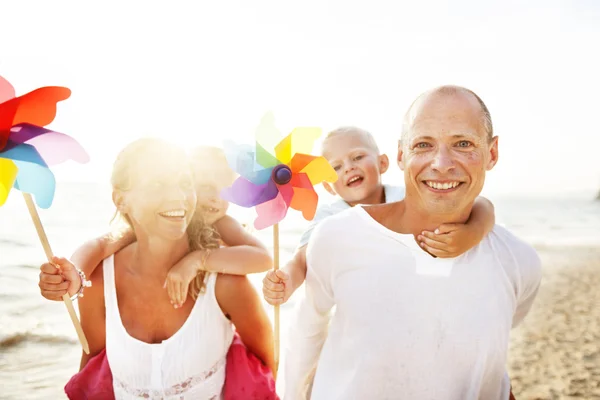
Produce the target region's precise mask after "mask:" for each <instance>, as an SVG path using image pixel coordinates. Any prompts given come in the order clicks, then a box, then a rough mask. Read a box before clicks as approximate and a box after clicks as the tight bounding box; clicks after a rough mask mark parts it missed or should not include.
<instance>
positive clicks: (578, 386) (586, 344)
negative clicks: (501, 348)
mask: <svg viewBox="0 0 600 400" xmlns="http://www.w3.org/2000/svg"><path fill="white" fill-rule="evenodd" d="M538 252H539V254H540V257H541V258H542V263H543V269H544V277H543V281H542V286H541V288H540V291H539V294H538V297H537V299H536V302H535V304H534V306H533V308H532V310H531V312H530V313H529V315H528V316H527V318H526V319H525V320H524V321H523V323H522V324H521V325H520V326H518V327H517V328H516V329H514V330H513V332H512V336H511V348H510V353H509V374H510V377H511V380H512V385H513V392H514V394H515V396H516V398H517V399H518V400H521V399H526V400H550V399H586V400H596V399H600V248H580V249H576V248H573V247H569V248H538Z"/></svg>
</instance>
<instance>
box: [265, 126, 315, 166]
mask: <svg viewBox="0 0 600 400" xmlns="http://www.w3.org/2000/svg"><path fill="white" fill-rule="evenodd" d="M319 136H321V128H311V127H301V128H295V129H294V130H293V131H292V133H290V134H289V135H287V136H286V137H285V138H284V139H283V140H282V141H281V142H279V144H278V145H277V146H275V157H277V159H278V160H279V161H281V162H282V163H283V164H288V163H289V162H290V161H291V160H292V157H293V156H294V154H296V153H305V154H309V153H310V152H312V149H313V147H314V144H315V140H317V139H318V138H319Z"/></svg>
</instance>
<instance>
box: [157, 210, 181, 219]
mask: <svg viewBox="0 0 600 400" xmlns="http://www.w3.org/2000/svg"><path fill="white" fill-rule="evenodd" d="M160 215H162V216H163V217H173V218H177V217H179V218H181V217H185V211H184V210H176V211H167V212H163V213H160Z"/></svg>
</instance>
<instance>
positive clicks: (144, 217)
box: [121, 157, 197, 240]
mask: <svg viewBox="0 0 600 400" xmlns="http://www.w3.org/2000/svg"><path fill="white" fill-rule="evenodd" d="M133 169H134V170H133V171H132V175H131V178H132V186H131V189H130V190H128V191H127V192H124V193H122V197H121V199H122V206H121V207H124V209H123V210H122V211H123V212H124V213H126V214H127V215H128V216H129V217H130V218H131V220H132V223H133V225H134V229H136V230H141V231H143V232H144V233H145V234H146V235H147V236H148V237H161V238H163V239H166V240H178V239H181V238H182V237H184V235H185V233H186V229H187V227H188V225H189V223H190V221H191V220H192V217H193V216H194V212H195V210H196V200H197V199H196V193H195V191H194V182H193V177H192V174H191V171H190V168H189V164H188V163H187V160H181V159H177V158H176V157H171V158H168V159H167V157H165V158H152V159H147V160H140V162H138V163H137V165H135V166H134V167H133Z"/></svg>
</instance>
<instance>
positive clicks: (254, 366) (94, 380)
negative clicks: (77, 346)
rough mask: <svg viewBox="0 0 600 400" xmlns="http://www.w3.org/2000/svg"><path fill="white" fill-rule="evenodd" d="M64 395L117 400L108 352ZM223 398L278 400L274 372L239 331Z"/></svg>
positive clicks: (76, 398) (69, 384) (79, 375)
mask: <svg viewBox="0 0 600 400" xmlns="http://www.w3.org/2000/svg"><path fill="white" fill-rule="evenodd" d="M65 393H66V394H67V397H68V398H69V399H70V400H114V398H115V395H114V392H113V386H112V373H111V372H110V366H109V365H108V358H107V357H106V350H104V349H103V350H102V351H101V352H100V353H98V354H97V355H96V356H94V357H93V358H91V359H90V361H88V363H87V364H86V366H85V367H84V368H83V369H82V370H81V371H79V372H78V373H77V374H75V375H73V377H72V378H71V379H70V380H69V382H67V384H66V385H65ZM223 395H224V398H225V400H279V397H278V396H277V393H276V392H275V380H274V379H273V374H272V373H271V370H270V369H269V368H267V367H266V366H265V365H263V363H262V362H261V361H260V360H259V359H258V358H257V357H256V356H255V355H254V354H253V353H252V352H250V351H249V350H248V349H247V348H246V346H245V345H244V343H243V342H242V340H241V338H240V335H238V334H237V332H236V333H235V335H234V337H233V342H232V343H231V346H230V347H229V351H228V352H227V367H226V375H225V385H224V387H223Z"/></svg>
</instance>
